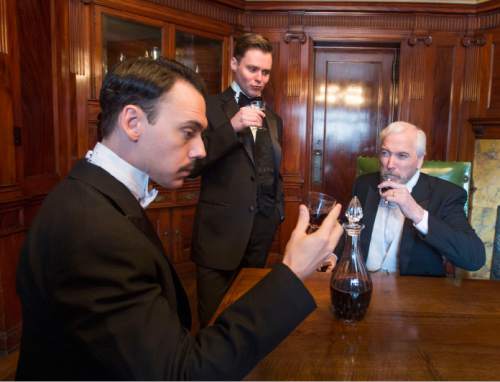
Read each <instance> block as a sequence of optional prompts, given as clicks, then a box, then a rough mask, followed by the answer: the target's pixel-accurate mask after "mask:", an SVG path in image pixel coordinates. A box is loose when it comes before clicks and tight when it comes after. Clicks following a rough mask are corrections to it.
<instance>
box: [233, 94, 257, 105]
mask: <svg viewBox="0 0 500 382" xmlns="http://www.w3.org/2000/svg"><path fill="white" fill-rule="evenodd" d="M261 99H262V97H254V98H249V97H248V96H247V95H246V94H245V93H243V92H240V96H239V98H238V106H239V107H245V106H248V105H250V103H251V102H252V101H256V100H261Z"/></svg>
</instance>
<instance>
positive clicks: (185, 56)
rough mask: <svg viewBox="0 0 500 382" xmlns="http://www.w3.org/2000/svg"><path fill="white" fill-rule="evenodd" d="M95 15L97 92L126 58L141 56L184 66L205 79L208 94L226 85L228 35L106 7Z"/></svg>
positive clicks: (100, 8)
mask: <svg viewBox="0 0 500 382" xmlns="http://www.w3.org/2000/svg"><path fill="white" fill-rule="evenodd" d="M95 16H96V17H95V19H96V23H95V28H96V30H95V34H94V35H95V38H96V41H95V47H96V52H95V53H96V57H95V58H96V59H95V65H94V69H95V79H96V90H97V91H99V90H100V84H101V82H102V78H103V77H104V76H105V75H106V73H107V72H108V70H111V69H112V68H113V67H114V66H115V65H116V64H118V63H119V62H121V61H124V60H126V59H127V58H133V57H141V56H142V57H152V58H158V57H159V56H164V57H167V58H170V59H175V60H177V61H179V62H181V63H183V64H185V65H186V66H188V67H190V68H191V69H193V70H194V71H196V72H197V73H199V74H200V75H201V76H202V77H203V79H204V80H205V82H206V84H207V89H208V92H209V94H216V93H218V92H220V91H221V90H222V89H223V87H225V86H227V84H228V69H229V68H228V67H227V62H228V60H227V58H225V57H224V53H225V52H226V51H227V49H226V46H227V41H228V36H227V35H224V34H217V33H213V32H211V31H206V30H203V31H202V30H199V29H196V28H192V27H187V26H185V25H176V24H175V23H172V22H168V21H166V20H163V19H160V18H159V19H155V18H151V17H146V16H142V15H131V14H130V13H126V12H121V11H118V10H115V9H108V8H106V7H96V13H95ZM97 94H98V93H97ZM96 98H97V97H96Z"/></svg>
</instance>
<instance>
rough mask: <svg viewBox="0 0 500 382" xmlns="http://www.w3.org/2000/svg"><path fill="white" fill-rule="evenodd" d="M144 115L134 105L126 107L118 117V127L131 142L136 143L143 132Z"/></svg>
mask: <svg viewBox="0 0 500 382" xmlns="http://www.w3.org/2000/svg"><path fill="white" fill-rule="evenodd" d="M146 120H147V119H146V114H145V113H144V111H143V110H142V109H141V108H140V107H138V106H136V105H126V106H124V108H123V109H122V111H121V112H120V115H119V116H118V126H119V128H120V129H121V130H122V131H123V132H124V133H125V135H126V136H127V137H128V138H129V139H130V140H131V141H133V142H137V141H138V140H139V137H140V136H141V134H142V132H143V130H144V123H145V121H146Z"/></svg>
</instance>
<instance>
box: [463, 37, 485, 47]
mask: <svg viewBox="0 0 500 382" xmlns="http://www.w3.org/2000/svg"><path fill="white" fill-rule="evenodd" d="M485 44H486V37H485V36H484V35H476V36H464V37H462V45H463V46H465V47H466V48H469V47H473V46H484V45H485Z"/></svg>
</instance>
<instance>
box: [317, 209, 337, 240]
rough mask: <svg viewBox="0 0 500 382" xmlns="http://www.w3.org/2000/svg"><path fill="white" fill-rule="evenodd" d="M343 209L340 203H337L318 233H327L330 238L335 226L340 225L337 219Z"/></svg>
mask: <svg viewBox="0 0 500 382" xmlns="http://www.w3.org/2000/svg"><path fill="white" fill-rule="evenodd" d="M341 209H342V205H341V204H340V203H337V204H336V205H335V207H333V208H332V210H331V211H330V212H329V213H328V215H327V217H326V218H325V220H323V223H322V224H321V227H319V229H318V231H320V232H325V233H326V234H327V235H328V236H329V235H330V234H331V232H332V230H333V228H334V227H335V225H336V224H338V222H337V219H338V217H339V215H340V211H341Z"/></svg>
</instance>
